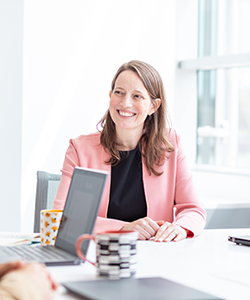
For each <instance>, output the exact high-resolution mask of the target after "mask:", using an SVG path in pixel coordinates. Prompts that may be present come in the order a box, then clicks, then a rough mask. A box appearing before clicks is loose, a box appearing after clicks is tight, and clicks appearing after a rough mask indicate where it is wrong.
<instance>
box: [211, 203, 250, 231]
mask: <svg viewBox="0 0 250 300" xmlns="http://www.w3.org/2000/svg"><path fill="white" fill-rule="evenodd" d="M206 212H207V221H206V226H205V229H223V228H250V205H249V204H235V205H226V204H220V205H218V206H217V207H215V208H208V209H206Z"/></svg>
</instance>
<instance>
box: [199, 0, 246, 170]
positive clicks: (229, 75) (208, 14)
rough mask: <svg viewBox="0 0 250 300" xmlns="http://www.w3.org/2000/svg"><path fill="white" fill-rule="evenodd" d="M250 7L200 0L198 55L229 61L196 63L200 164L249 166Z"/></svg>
mask: <svg viewBox="0 0 250 300" xmlns="http://www.w3.org/2000/svg"><path fill="white" fill-rule="evenodd" d="M249 11H250V1H249V0H228V1H225V0H209V1H207V0H200V1H199V33H198V38H199V40H198V56H199V57H208V56H211V57H220V58H221V60H223V59H224V58H226V59H227V61H228V63H227V64H226V65H225V66H224V67H223V68H221V67H220V61H219V60H217V62H219V63H218V64H217V65H216V63H214V65H213V66H212V65H211V66H209V63H208V66H207V68H199V67H197V97H198V108H197V109H198V111H197V113H198V115H197V156H196V162H197V164H207V165H213V166H217V167H230V168H240V169H248V170H250V39H249V28H250V18H249V15H248V13H247V12H249ZM247 53H248V55H247ZM242 57H243V60H244V63H243V64H241V63H240V61H241V60H242ZM231 58H232V59H233V60H235V61H236V63H235V64H233V65H232V63H231V64H230V62H231V61H230V59H231ZM237 62H238V63H237Z"/></svg>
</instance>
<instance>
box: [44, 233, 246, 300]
mask: <svg viewBox="0 0 250 300" xmlns="http://www.w3.org/2000/svg"><path fill="white" fill-rule="evenodd" d="M228 235H250V229H213V230H204V231H203V233H202V234H201V235H200V236H198V237H196V238H194V239H186V240H183V241H181V242H178V243H174V242H170V243H155V242H153V241H139V242H138V248H137V249H138V268H137V273H136V277H153V276H155V277H156V276H160V277H164V278H167V279H170V280H173V281H176V282H178V283H182V284H185V285H188V286H190V287H193V288H196V289H199V290H201V291H204V292H207V293H210V294H213V295H215V296H218V297H221V298H225V299H227V300H240V299H250V247H245V246H237V245H235V244H233V243H231V242H228V241H227V237H228ZM88 257H89V258H92V259H94V258H95V245H94V243H92V244H90V248H89V252H88ZM49 269H50V271H51V274H52V276H53V277H54V278H55V279H56V280H58V281H59V282H62V281H79V280H95V279H96V278H97V277H96V270H95V267H93V266H92V265H91V264H89V263H85V264H82V265H81V266H72V267H71V266H66V267H50V268H49ZM56 299H80V298H79V297H77V296H73V295H71V294H69V293H67V292H66V291H65V290H64V289H63V288H62V289H61V290H60V292H59V294H58V296H57V298H56Z"/></svg>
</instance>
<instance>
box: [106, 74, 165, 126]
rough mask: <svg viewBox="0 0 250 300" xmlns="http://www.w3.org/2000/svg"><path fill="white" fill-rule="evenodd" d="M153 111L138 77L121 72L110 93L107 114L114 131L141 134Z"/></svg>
mask: <svg viewBox="0 0 250 300" xmlns="http://www.w3.org/2000/svg"><path fill="white" fill-rule="evenodd" d="M158 100H159V101H160V99H158ZM155 110H156V109H155V108H154V107H153V104H152V101H151V98H150V96H149V94H148V91H147V90H146V88H145V87H144V85H143V83H142V81H141V80H140V78H139V76H138V75H137V74H136V73H135V72H133V71H129V70H126V71H123V72H122V73H121V74H120V75H119V76H118V77H117V79H116V82H115V87H114V90H113V91H110V105H109V112H110V115H111V118H112V120H113V122H114V123H115V125H116V129H117V130H119V129H120V130H121V129H122V130H132V131H136V132H137V131H138V132H139V131H140V132H142V129H143V124H144V121H145V119H146V118H147V116H148V115H151V114H152V113H154V112H155Z"/></svg>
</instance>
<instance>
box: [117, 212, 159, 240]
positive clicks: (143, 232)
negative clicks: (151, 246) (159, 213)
mask: <svg viewBox="0 0 250 300" xmlns="http://www.w3.org/2000/svg"><path fill="white" fill-rule="evenodd" d="M159 228H160V227H159V225H158V224H157V223H156V222H155V221H153V220H152V219H150V218H149V217H145V218H142V219H138V220H136V221H134V222H131V223H128V224H126V225H124V226H123V227H122V229H121V231H137V232H138V233H139V240H149V239H150V238H151V237H153V236H155V234H156V232H157V231H158V229H159Z"/></svg>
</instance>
